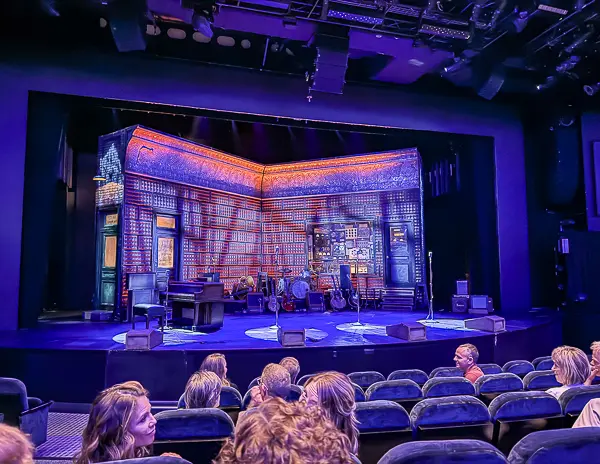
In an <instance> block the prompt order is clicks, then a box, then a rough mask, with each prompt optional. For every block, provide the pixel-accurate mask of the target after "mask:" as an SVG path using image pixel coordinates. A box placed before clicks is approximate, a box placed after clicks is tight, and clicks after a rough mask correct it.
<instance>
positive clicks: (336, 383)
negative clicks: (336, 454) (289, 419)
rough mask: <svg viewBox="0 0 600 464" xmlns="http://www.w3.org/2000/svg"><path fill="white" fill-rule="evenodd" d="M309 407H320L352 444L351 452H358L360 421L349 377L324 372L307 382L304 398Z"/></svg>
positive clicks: (337, 373)
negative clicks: (357, 417) (357, 416)
mask: <svg viewBox="0 0 600 464" xmlns="http://www.w3.org/2000/svg"><path fill="white" fill-rule="evenodd" d="M301 399H302V400H303V401H304V402H306V403H307V404H308V405H309V406H312V405H315V406H319V407H321V408H322V409H323V411H324V412H325V415H326V416H327V417H328V418H329V419H330V420H331V421H332V422H333V423H334V424H335V425H336V427H337V428H338V430H340V431H341V432H343V433H344V434H345V435H346V436H347V437H348V440H349V442H350V446H351V447H350V451H351V452H352V453H354V454H356V453H357V452H358V427H357V425H358V420H357V419H356V402H355V398H354V387H353V386H352V382H350V379H349V378H348V376H347V375H345V374H341V373H339V372H323V373H321V374H317V375H315V376H313V377H311V378H310V379H308V381H307V382H306V385H304V391H303V393H302V398H301Z"/></svg>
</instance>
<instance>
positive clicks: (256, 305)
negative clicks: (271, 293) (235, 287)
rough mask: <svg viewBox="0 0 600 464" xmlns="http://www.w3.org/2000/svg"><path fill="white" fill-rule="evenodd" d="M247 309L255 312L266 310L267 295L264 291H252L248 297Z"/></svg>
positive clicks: (260, 312) (259, 312)
mask: <svg viewBox="0 0 600 464" xmlns="http://www.w3.org/2000/svg"><path fill="white" fill-rule="evenodd" d="M246 310H247V311H248V312H249V313H253V314H262V313H264V312H265V295H264V294H263V293H262V292H250V293H248V296H247V298H246Z"/></svg>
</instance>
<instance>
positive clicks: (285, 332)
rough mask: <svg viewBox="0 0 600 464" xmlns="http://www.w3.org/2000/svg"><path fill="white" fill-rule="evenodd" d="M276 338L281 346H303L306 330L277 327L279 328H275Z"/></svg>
mask: <svg viewBox="0 0 600 464" xmlns="http://www.w3.org/2000/svg"><path fill="white" fill-rule="evenodd" d="M277 340H278V341H279V343H280V344H281V346H286V347H291V346H305V345H306V332H305V331H304V329H283V328H282V327H279V330H277Z"/></svg>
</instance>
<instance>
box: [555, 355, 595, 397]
mask: <svg viewBox="0 0 600 464" xmlns="http://www.w3.org/2000/svg"><path fill="white" fill-rule="evenodd" d="M552 362H554V365H553V366H552V371H553V372H554V375H555V376H556V380H557V382H558V383H560V384H562V387H554V388H550V389H549V390H547V392H548V393H550V394H551V395H553V396H555V397H556V399H559V398H560V395H562V394H563V393H564V392H566V391H567V390H568V389H569V388H571V387H579V386H581V385H583V383H584V382H585V381H586V380H587V378H588V377H589V376H590V362H589V361H588V358H587V356H586V355H585V353H584V352H583V351H581V350H580V349H579V348H575V347H573V346H559V347H558V348H554V350H552Z"/></svg>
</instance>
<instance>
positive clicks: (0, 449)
mask: <svg viewBox="0 0 600 464" xmlns="http://www.w3.org/2000/svg"><path fill="white" fill-rule="evenodd" d="M0 462H1V463H3V464H4V463H8V464H33V445H32V444H31V442H30V441H29V439H28V438H27V436H25V434H24V433H23V432H21V431H20V430H19V429H18V428H16V427H11V426H9V425H6V424H0Z"/></svg>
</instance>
